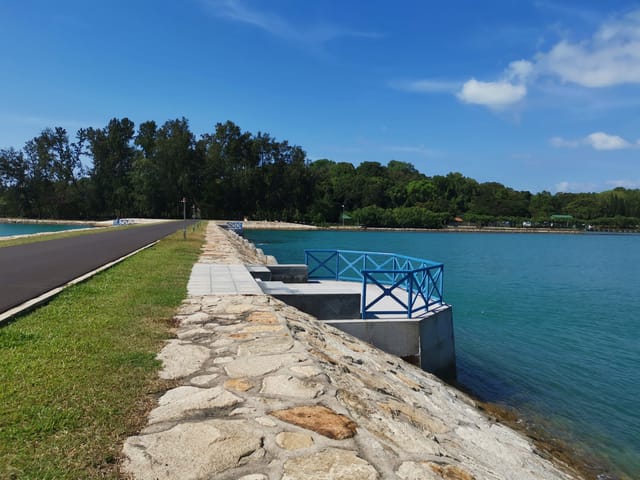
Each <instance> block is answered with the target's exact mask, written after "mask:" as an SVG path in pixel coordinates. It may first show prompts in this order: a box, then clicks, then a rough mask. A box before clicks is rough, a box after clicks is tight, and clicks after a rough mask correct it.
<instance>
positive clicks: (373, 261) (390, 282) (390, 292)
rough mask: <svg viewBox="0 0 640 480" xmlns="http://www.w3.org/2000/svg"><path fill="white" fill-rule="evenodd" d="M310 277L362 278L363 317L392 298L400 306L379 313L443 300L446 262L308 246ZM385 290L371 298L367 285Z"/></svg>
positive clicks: (419, 308)
mask: <svg viewBox="0 0 640 480" xmlns="http://www.w3.org/2000/svg"><path fill="white" fill-rule="evenodd" d="M304 258H305V260H304V261H305V263H306V265H307V267H308V269H309V278H310V279H318V280H320V279H325V280H327V279H331V280H343V281H352V282H362V299H361V301H362V308H361V312H362V318H370V317H372V316H373V314H374V310H373V307H374V306H376V305H377V304H379V303H380V302H381V301H382V300H383V299H384V298H390V299H391V300H393V302H394V303H395V304H397V305H399V306H400V308H401V309H400V310H375V313H376V314H403V315H404V314H406V315H407V318H413V315H414V314H417V313H419V312H426V311H428V310H429V308H430V307H431V306H433V305H439V304H443V303H444V300H443V287H444V285H443V273H444V265H443V264H441V263H436V262H431V261H429V260H423V259H420V258H414V257H407V256H404V255H396V254H393V253H379V252H360V251H354V250H305V251H304ZM369 285H374V286H376V287H378V288H379V289H380V291H381V292H382V293H380V294H377V295H375V294H374V296H375V298H373V299H372V300H369V299H368V298H367V291H368V290H367V287H368V286H369Z"/></svg>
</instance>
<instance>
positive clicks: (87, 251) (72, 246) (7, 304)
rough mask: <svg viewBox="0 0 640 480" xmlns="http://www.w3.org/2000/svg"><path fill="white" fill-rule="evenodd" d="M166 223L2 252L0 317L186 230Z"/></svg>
mask: <svg viewBox="0 0 640 480" xmlns="http://www.w3.org/2000/svg"><path fill="white" fill-rule="evenodd" d="M183 226H184V224H183V222H181V221H176V222H166V223H157V224H151V225H144V226H137V227H135V228H128V229H124V230H109V231H106V232H105V231H104V230H103V229H96V233H95V234H91V235H81V236H78V237H70V238H61V239H57V240H46V241H42V242H36V243H30V244H27V245H16V246H13V247H3V248H0V313H2V312H5V311H7V310H9V309H11V308H13V307H15V306H17V305H20V304H22V303H24V302H26V301H27V300H31V299H32V298H35V297H38V296H39V295H42V294H43V293H45V292H48V291H49V290H52V289H54V288H56V287H59V286H61V285H65V284H66V283H68V282H69V281H71V280H73V279H75V278H78V277H80V276H81V275H84V274H85V273H88V272H91V271H93V270H95V269H96V268H98V267H101V266H102V265H105V264H107V263H109V262H112V261H114V260H116V259H118V258H120V257H123V256H124V255H127V254H129V253H131V252H133V251H135V250H137V249H139V248H142V247H144V246H145V245H148V244H150V243H152V242H154V241H156V240H159V239H161V238H164V237H166V236H167V235H170V234H172V233H174V232H176V231H177V230H180V229H182V228H183Z"/></svg>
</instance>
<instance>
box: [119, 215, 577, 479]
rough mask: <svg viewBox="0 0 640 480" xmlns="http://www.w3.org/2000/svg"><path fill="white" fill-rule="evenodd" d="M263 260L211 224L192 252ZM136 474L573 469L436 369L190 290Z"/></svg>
mask: <svg viewBox="0 0 640 480" xmlns="http://www.w3.org/2000/svg"><path fill="white" fill-rule="evenodd" d="M265 260H266V257H264V255H261V252H260V251H257V250H256V249H255V247H252V246H250V245H247V243H246V242H243V241H242V240H241V239H239V238H238V237H237V236H235V235H234V234H231V233H229V232H225V231H224V230H222V229H221V228H219V227H217V226H216V225H215V224H213V222H212V223H210V224H209V227H208V230H207V245H206V246H205V249H204V251H203V254H202V257H201V259H200V260H199V262H203V263H221V264H246V263H260V262H264V261H265ZM176 320H177V321H178V323H179V326H178V327H177V330H176V338H175V339H173V340H171V341H169V342H168V343H167V345H166V346H165V348H164V349H163V350H162V352H161V353H160V355H159V358H160V359H161V360H162V362H163V365H164V366H163V369H162V371H161V374H160V375H161V377H162V378H165V379H170V380H174V381H175V383H176V385H177V386H176V387H175V388H173V389H171V390H169V391H167V392H166V393H164V394H163V395H162V396H161V397H160V398H159V400H158V406H157V407H156V408H155V409H154V410H153V411H152V412H151V413H150V415H149V418H148V425H147V427H146V428H145V429H144V430H143V431H142V432H140V434H139V435H137V436H134V437H131V438H129V439H128V440H127V441H126V443H125V445H124V450H123V452H124V461H123V466H122V468H123V473H124V474H125V475H130V476H131V477H133V478H138V479H177V478H180V479H200V478H202V479H205V478H215V479H221V480H226V479H229V480H230V479H243V480H267V479H269V480H272V479H273V480H275V479H286V480H296V479H327V480H329V479H332V480H338V479H345V480H346V479H349V480H357V479H403V480H418V479H420V480H442V479H449V480H451V479H459V480H472V479H475V480H485V479H486V480H489V479H491V480H495V479H505V480H506V479H558V480H560V479H564V480H568V479H578V478H579V477H578V476H577V475H576V474H573V473H571V472H569V470H568V469H566V468H564V467H559V466H557V465H554V464H553V463H552V462H550V461H549V460H547V459H545V458H542V457H541V456H540V455H539V454H538V453H537V452H536V449H535V447H534V446H533V444H532V443H531V442H530V441H529V440H528V439H527V438H525V437H524V436H522V435H521V434H519V433H517V432H515V431H513V430H511V429H509V428H507V427H505V426H503V425H501V424H499V423H496V422H495V421H492V420H491V419H489V418H488V417H486V416H485V415H484V414H482V413H481V412H480V411H479V410H478V408H477V407H476V405H475V403H474V402H473V400H471V399H470V398H469V397H467V396H466V395H465V394H463V393H461V392H459V391H457V390H456V389H454V388H452V387H450V386H448V385H446V384H444V383H443V382H441V381H440V380H438V379H437V378H436V377H434V376H432V375H430V374H428V373H426V372H424V371H422V370H420V369H418V368H417V367H414V366H412V365H410V364H408V363H405V362H403V361H402V360H400V359H399V358H397V357H394V356H392V355H389V354H386V353H384V352H382V351H380V350H378V349H376V348H374V347H372V346H370V345H368V344H366V343H364V342H362V341H360V340H358V339H356V338H354V337H352V336H350V335H348V334H345V333H343V332H341V331H339V330H337V329H334V328H333V327H331V326H328V325H325V324H323V323H321V322H319V321H317V320H316V319H314V318H313V317H311V316H309V315H306V314H304V313H302V312H300V311H298V310H296V309H294V308H292V307H290V306H288V305H286V304H284V303H282V302H280V301H278V300H276V299H274V298H272V297H270V296H267V295H202V296H189V298H187V299H186V300H185V301H184V302H183V304H182V306H181V307H180V308H179V310H178V313H177V315H176Z"/></svg>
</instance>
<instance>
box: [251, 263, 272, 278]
mask: <svg viewBox="0 0 640 480" xmlns="http://www.w3.org/2000/svg"><path fill="white" fill-rule="evenodd" d="M247 270H249V273H250V274H251V276H252V277H253V278H255V279H257V280H263V281H265V282H268V281H270V280H271V270H269V267H265V266H264V265H247Z"/></svg>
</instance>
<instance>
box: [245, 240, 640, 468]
mask: <svg viewBox="0 0 640 480" xmlns="http://www.w3.org/2000/svg"><path fill="white" fill-rule="evenodd" d="M245 235H246V236H247V237H248V238H249V240H251V241H252V242H253V243H255V244H256V245H257V246H258V247H259V248H262V249H263V250H264V251H265V253H267V254H270V255H274V256H275V257H276V258H277V259H278V261H279V262H280V263H303V262H304V249H318V248H327V249H333V248H335V249H344V250H366V251H379V252H388V253H397V254H403V255H409V256H414V257H420V258H425V259H428V260H434V261H439V262H442V263H444V298H445V301H446V302H447V303H449V304H451V305H453V312H454V328H455V342H456V355H457V363H458V380H459V381H460V383H462V384H463V385H464V386H466V387H467V388H469V389H470V390H471V391H472V392H473V393H474V394H475V395H477V396H478V397H480V398H481V399H483V400H486V401H490V402H495V403H498V404H503V405H506V406H510V407H514V408H516V409H517V410H518V412H519V413H520V414H521V416H522V417H523V418H525V419H526V420H528V421H530V422H533V423H535V424H536V425H537V426H541V427H542V428H543V429H544V430H545V431H546V433H547V435H550V436H552V437H555V438H559V439H561V440H563V441H565V442H567V444H568V445H569V446H570V448H572V449H574V450H575V452H576V453H577V454H578V455H580V456H581V457H582V458H594V459H597V461H603V462H605V463H607V464H608V467H609V469H610V471H611V472H613V473H616V474H618V475H621V476H624V475H627V476H629V477H630V478H634V479H640V236H638V235H600V234H580V235H561V234H508V233H504V234H503V233H500V234H491V233H426V232H425V233H417V232H334V231H304V232H302V231H266V230H261V231H245Z"/></svg>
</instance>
